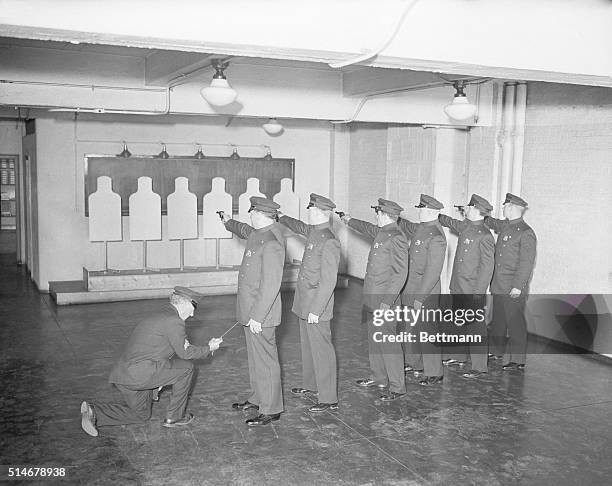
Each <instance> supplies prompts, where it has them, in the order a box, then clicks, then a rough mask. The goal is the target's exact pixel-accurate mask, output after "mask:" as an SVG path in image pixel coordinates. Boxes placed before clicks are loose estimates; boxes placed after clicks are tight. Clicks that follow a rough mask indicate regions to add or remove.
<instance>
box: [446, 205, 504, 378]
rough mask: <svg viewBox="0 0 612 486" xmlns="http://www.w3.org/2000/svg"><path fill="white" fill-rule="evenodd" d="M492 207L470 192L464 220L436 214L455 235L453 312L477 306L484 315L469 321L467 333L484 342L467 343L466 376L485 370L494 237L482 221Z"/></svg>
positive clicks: (471, 376)
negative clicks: (486, 311)
mask: <svg viewBox="0 0 612 486" xmlns="http://www.w3.org/2000/svg"><path fill="white" fill-rule="evenodd" d="M459 207H463V206H459ZM492 210H493V206H491V204H490V203H489V201H487V200H486V199H485V198H484V197H482V196H479V195H478V194H472V197H471V198H470V202H469V203H468V204H467V206H465V210H464V213H465V219H464V220H463V221H461V220H458V219H454V218H451V217H449V216H446V215H444V214H440V215H439V216H438V219H439V221H440V224H442V226H446V227H447V228H450V229H451V231H453V232H454V233H455V234H457V235H458V240H457V251H456V252H455V261H454V263H453V273H452V275H451V281H450V293H451V294H452V296H453V309H454V310H455V312H457V311H459V310H470V309H471V310H473V311H478V310H480V311H481V315H482V316H483V318H482V320H476V321H475V322H474V323H471V324H469V325H468V331H469V332H470V334H474V335H479V336H481V337H482V339H483V342H484V343H481V344H473V345H468V346H466V348H467V349H466V351H467V350H469V352H470V357H471V361H472V370H471V371H470V372H468V373H464V375H463V376H465V377H466V378H478V377H480V376H481V375H483V374H486V373H487V372H488V368H487V347H486V338H487V326H486V322H485V321H484V308H485V306H486V293H487V289H488V288H489V283H490V282H491V277H492V276H493V267H494V253H495V239H494V238H493V235H492V234H491V231H490V230H489V229H488V228H487V227H486V226H485V225H484V217H485V216H488V215H489V214H490V212H491V211H492Z"/></svg>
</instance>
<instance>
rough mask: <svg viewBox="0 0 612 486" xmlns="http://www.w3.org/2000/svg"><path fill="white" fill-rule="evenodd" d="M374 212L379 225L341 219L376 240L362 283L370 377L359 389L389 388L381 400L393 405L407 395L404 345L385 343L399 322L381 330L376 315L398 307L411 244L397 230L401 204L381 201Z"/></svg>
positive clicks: (389, 324)
mask: <svg viewBox="0 0 612 486" xmlns="http://www.w3.org/2000/svg"><path fill="white" fill-rule="evenodd" d="M372 209H374V211H375V213H376V224H372V223H368V222H367V221H362V220H359V219H355V218H351V217H350V216H348V215H345V216H343V218H342V220H343V221H344V222H345V223H347V224H348V226H349V227H350V228H352V229H354V230H355V231H358V232H360V233H362V234H364V235H366V236H368V237H369V238H371V239H372V240H373V242H372V246H371V247H370V253H369V255H368V264H367V267H366V275H365V279H364V283H363V299H364V300H363V304H364V307H365V310H366V315H367V325H368V350H369V357H370V370H371V376H370V378H366V379H361V380H357V385H359V386H362V387H370V386H378V387H379V388H385V387H386V386H387V385H388V386H389V390H388V392H387V393H383V394H382V395H381V397H380V398H381V400H383V401H391V400H396V399H397V398H399V397H401V396H402V395H404V394H405V393H406V380H405V377H404V371H403V368H404V353H403V351H402V345H401V343H399V342H388V341H384V337H386V336H390V335H395V334H397V322H396V321H384V322H383V323H382V325H381V326H378V325H375V324H374V312H377V313H378V312H384V311H386V310H389V309H391V308H395V307H396V306H397V305H398V304H399V296H400V292H401V291H402V287H403V286H404V284H405V283H406V276H407V274H408V258H407V257H408V240H407V239H406V236H405V235H404V234H403V233H402V232H401V231H400V229H399V227H398V226H397V219H398V217H399V215H400V213H401V211H402V210H403V208H402V207H401V206H400V205H399V204H397V203H396V202H394V201H389V200H387V199H382V198H381V199H379V200H378V204H377V205H375V206H372ZM376 336H379V338H380V339H379V338H377V337H376ZM381 339H383V342H380V341H381Z"/></svg>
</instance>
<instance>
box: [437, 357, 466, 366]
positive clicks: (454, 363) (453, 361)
mask: <svg viewBox="0 0 612 486" xmlns="http://www.w3.org/2000/svg"><path fill="white" fill-rule="evenodd" d="M465 363H466V361H459V360H458V359H453V358H449V359H443V360H442V364H443V365H445V366H465Z"/></svg>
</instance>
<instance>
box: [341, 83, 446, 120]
mask: <svg viewBox="0 0 612 486" xmlns="http://www.w3.org/2000/svg"><path fill="white" fill-rule="evenodd" d="M447 84H448V82H446V81H440V82H436V83H427V84H421V85H418V86H409V87H406V88H394V89H389V90H386V91H380V92H377V93H372V94H369V95H366V96H364V97H363V98H361V100H360V101H359V103H358V104H357V107H356V108H355V111H354V112H353V115H352V116H351V117H350V118H347V119H345V120H330V123H332V124H334V125H336V124H343V123H352V122H354V121H356V120H357V116H359V113H360V112H361V110H362V108H363V106H364V105H365V104H366V102H367V101H368V100H370V99H372V98H374V97H376V96H383V95H388V94H394V93H403V92H406V91H419V90H422V89H430V88H439V87H440V86H446V85H447Z"/></svg>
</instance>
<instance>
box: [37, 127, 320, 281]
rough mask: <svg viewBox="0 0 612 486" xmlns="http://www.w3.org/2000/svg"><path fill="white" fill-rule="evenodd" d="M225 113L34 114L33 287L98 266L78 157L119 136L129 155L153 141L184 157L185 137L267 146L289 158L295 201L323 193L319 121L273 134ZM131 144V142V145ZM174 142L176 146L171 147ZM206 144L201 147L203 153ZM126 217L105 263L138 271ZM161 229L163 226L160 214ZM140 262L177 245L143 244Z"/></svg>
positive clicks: (231, 247)
mask: <svg viewBox="0 0 612 486" xmlns="http://www.w3.org/2000/svg"><path fill="white" fill-rule="evenodd" d="M226 121H227V120H226V119H225V118H199V117H198V118H195V117H191V118H185V117H182V118H181V117H174V118H172V117H170V118H164V119H163V120H162V119H153V118H151V117H140V118H138V117H132V118H128V117H102V118H100V117H93V116H90V117H86V116H81V117H80V118H79V119H78V120H77V121H76V122H75V120H74V118H73V117H72V116H63V117H48V118H39V119H37V121H36V123H37V125H36V128H37V134H36V148H37V151H38V160H37V168H38V174H37V178H36V180H37V191H36V193H37V196H38V218H39V226H38V230H39V233H38V243H39V246H40V271H39V275H37V276H36V278H35V280H36V282H37V284H38V285H39V288H40V289H41V290H47V289H48V282H49V281H53V280H77V279H80V278H81V277H82V267H84V266H85V267H87V268H88V269H94V270H95V269H101V268H102V267H103V262H104V253H103V244H102V243H90V242H89V241H88V224H87V218H85V216H84V186H83V166H84V157H85V155H86V154H115V153H118V152H119V151H120V150H121V144H120V143H119V141H120V140H123V139H125V140H128V141H134V142H133V143H130V145H129V148H130V150H131V151H132V153H134V154H154V153H158V152H159V150H160V145H159V141H160V140H163V141H164V142H166V143H168V151H169V152H170V153H175V154H191V153H193V152H194V150H195V148H194V146H193V143H192V142H193V141H196V140H197V141H200V142H210V143H225V142H228V143H234V144H246V145H255V144H264V143H265V144H267V145H270V146H271V150H272V154H273V155H274V156H277V157H288V158H295V159H296V167H295V172H296V192H298V194H299V195H300V196H301V198H302V200H303V201H306V200H307V197H308V194H309V193H310V192H318V193H320V194H328V193H329V191H330V157H331V155H330V152H331V151H330V146H331V142H330V138H331V128H330V125H329V124H328V123H327V122H298V121H294V122H287V123H286V124H285V132H284V133H283V135H282V136H280V137H275V138H271V137H269V136H268V135H266V134H265V133H264V131H263V130H262V129H261V127H260V124H259V122H258V121H255V120H244V119H236V120H233V122H232V123H231V125H230V126H229V127H226V126H225V124H226ZM137 142H138V143H137ZM174 142H176V143H178V145H175V144H173V143H174ZM206 149H207V148H206V147H205V150H206ZM208 153H210V154H218V155H229V149H228V148H226V147H216V150H215V149H213V148H210V149H208ZM239 153H241V154H242V155H245V156H248V155H252V156H262V155H263V151H262V150H261V149H260V148H250V149H248V148H243V149H239ZM125 220H127V218H124V241H123V242H118V243H110V244H109V265H110V266H111V267H112V268H117V269H124V268H140V266H141V265H142V259H141V258H142V257H141V255H142V251H141V248H142V245H141V243H139V242H129V241H127V238H128V236H129V232H128V231H127V224H126V223H127V221H125ZM163 231H165V218H164V225H163ZM215 256H216V252H215V243H214V241H205V240H202V239H199V240H192V241H188V242H186V244H185V264H186V265H193V266H203V265H214V263H215ZM241 256H242V246H241V245H240V244H238V242H237V241H236V240H227V241H223V242H222V247H221V262H222V263H224V264H235V263H239V262H240V258H241ZM148 264H149V266H152V267H161V268H169V267H177V266H178V264H179V243H178V242H176V241H172V242H171V241H167V240H166V239H165V236H164V240H162V241H160V242H151V243H150V244H149V253H148Z"/></svg>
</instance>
